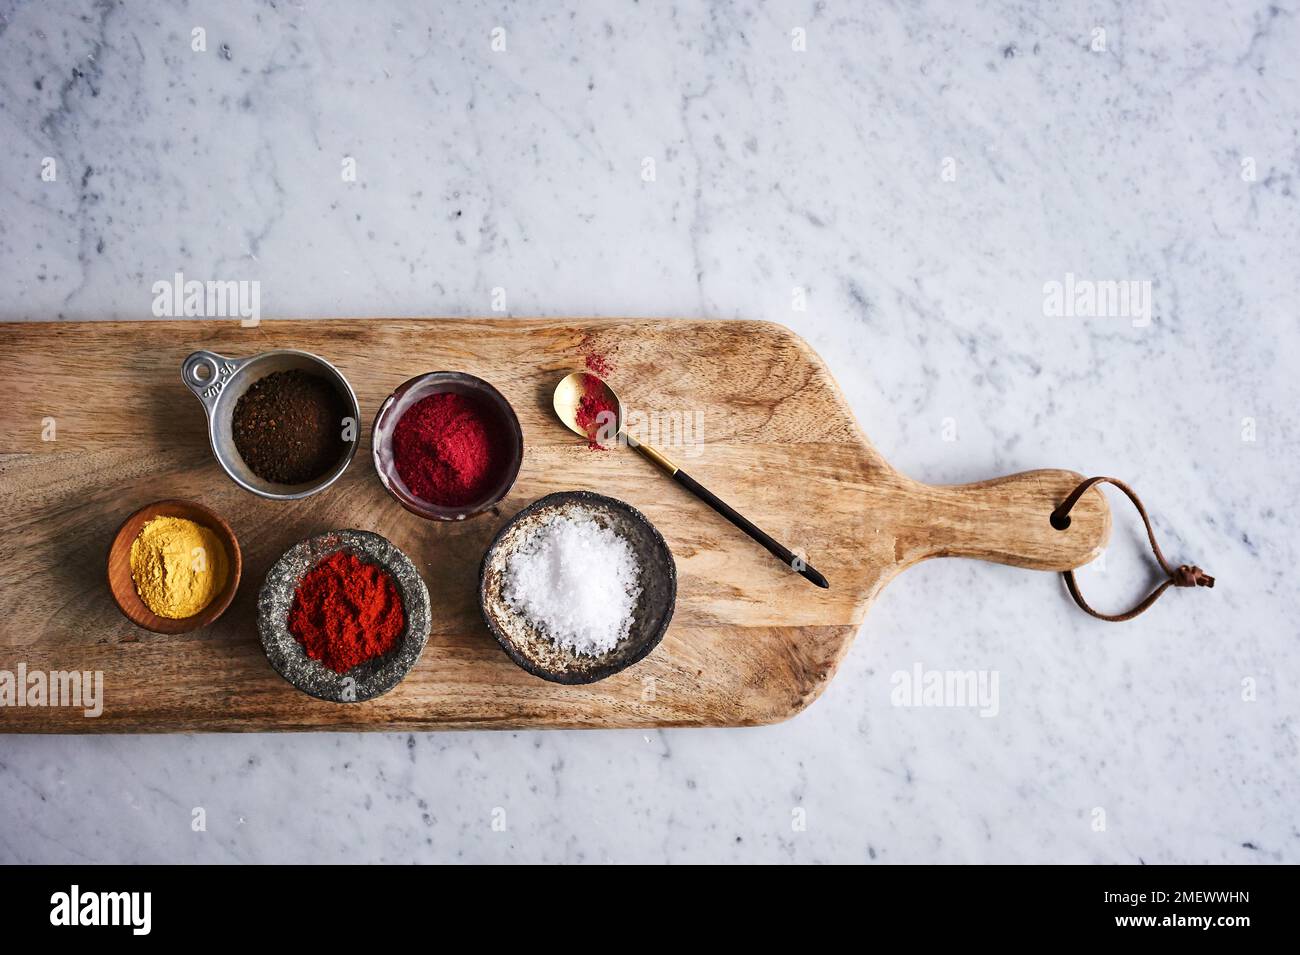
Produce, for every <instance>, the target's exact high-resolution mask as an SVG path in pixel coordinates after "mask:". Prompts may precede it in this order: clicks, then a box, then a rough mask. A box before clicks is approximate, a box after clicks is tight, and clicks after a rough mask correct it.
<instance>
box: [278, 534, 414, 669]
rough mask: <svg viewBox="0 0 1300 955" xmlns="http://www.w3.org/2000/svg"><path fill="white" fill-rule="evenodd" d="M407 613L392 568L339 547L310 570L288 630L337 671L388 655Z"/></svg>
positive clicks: (295, 600)
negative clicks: (389, 572)
mask: <svg viewBox="0 0 1300 955" xmlns="http://www.w3.org/2000/svg"><path fill="white" fill-rule="evenodd" d="M405 628H406V613H405V611H404V610H403V609H402V598H401V595H400V594H399V593H398V592H397V585H396V584H395V583H393V578H392V577H391V576H389V574H388V571H386V570H384V569H383V568H382V567H376V566H375V565H374V564H367V563H363V562H362V561H360V560H358V559H357V556H356V555H355V554H350V553H347V552H346V551H335V552H334V553H332V554H330V555H329V556H328V557H326V558H325V559H323V560H322V561H321V562H320V563H318V564H317V565H316V566H315V567H313V568H312V569H311V570H309V571H307V573H306V575H305V576H304V577H303V578H302V582H301V583H299V584H298V589H297V591H296V592H295V593H294V595H293V605H292V606H291V607H290V608H289V632H290V633H291V634H293V636H294V639H295V640H297V641H298V642H299V643H301V644H302V645H303V649H304V650H306V651H307V656H309V657H311V658H312V659H313V660H319V661H320V662H321V663H323V664H325V665H326V666H327V667H329V668H330V669H331V670H333V671H334V672H335V673H347V672H348V670H351V669H352V668H353V667H355V666H357V665H358V664H361V663H365V662H366V661H367V660H373V659H374V658H375V657H381V656H383V655H384V654H385V653H388V652H389V651H390V650H392V649H393V648H394V647H395V646H396V645H397V638H398V637H400V636H401V635H402V631H403V630H404V629H405Z"/></svg>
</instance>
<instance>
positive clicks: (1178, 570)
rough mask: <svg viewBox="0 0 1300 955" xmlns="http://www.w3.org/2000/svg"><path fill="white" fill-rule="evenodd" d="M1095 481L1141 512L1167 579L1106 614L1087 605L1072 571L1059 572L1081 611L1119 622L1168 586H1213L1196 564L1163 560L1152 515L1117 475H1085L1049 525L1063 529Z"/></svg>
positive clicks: (1155, 598)
mask: <svg viewBox="0 0 1300 955" xmlns="http://www.w3.org/2000/svg"><path fill="white" fill-rule="evenodd" d="M1097 484H1113V485H1114V486H1115V487H1117V488H1119V489H1120V490H1121V491H1123V492H1124V494H1125V495H1126V496H1127V497H1128V499H1129V500H1130V501H1132V502H1133V506H1134V507H1136V508H1137V512H1138V513H1139V514H1140V515H1142V523H1143V524H1145V525H1146V529H1147V540H1149V541H1150V542H1151V553H1153V554H1155V557H1156V561H1157V562H1158V563H1159V564H1160V569H1161V570H1163V571H1164V572H1165V576H1167V577H1168V578H1169V579H1168V580H1166V581H1164V582H1163V583H1161V584H1160V586H1159V587H1157V588H1156V589H1155V590H1153V591H1151V593H1149V594H1147V595H1146V597H1144V598H1143V599H1142V601H1141V603H1139V604H1138V605H1137V606H1136V607H1134V608H1133V609H1132V610H1129V611H1126V612H1125V613H1116V614H1109V613H1101V612H1099V611H1097V610H1094V609H1093V608H1092V607H1090V606H1089V605H1088V602H1087V601H1086V600H1084V599H1083V594H1081V593H1079V583H1078V581H1076V580H1075V579H1074V571H1073V570H1067V571H1064V572H1062V574H1061V576H1062V577H1064V578H1065V586H1066V589H1068V590H1069V591H1070V596H1071V597H1073V598H1074V602H1075V603H1077V604H1078V605H1079V608H1080V609H1081V610H1083V611H1084V613H1087V614H1090V615H1091V616H1093V617H1096V618H1097V619H1098V620H1109V621H1111V622H1112V623H1120V622H1122V621H1124V620H1132V619H1133V618H1134V617H1136V616H1137V615H1138V614H1140V613H1142V612H1143V611H1144V610H1146V609H1147V608H1148V607H1150V606H1151V605H1152V604H1153V603H1155V602H1156V601H1157V600H1159V599H1160V595H1161V594H1163V593H1164V592H1165V591H1166V590H1168V589H1169V588H1170V587H1213V586H1214V578H1213V577H1211V576H1210V575H1209V574H1207V573H1206V572H1205V571H1203V570H1201V568H1199V567H1196V566H1195V565H1192V564H1180V565H1178V566H1177V567H1172V566H1170V564H1169V561H1167V560H1165V555H1164V553H1163V552H1162V551H1161V550H1160V545H1159V544H1157V543H1156V533H1155V531H1154V530H1152V528H1151V518H1149V517H1148V516H1147V509H1146V508H1145V507H1143V506H1142V501H1141V500H1140V499H1139V498H1138V496H1137V493H1136V492H1134V490H1133V489H1132V488H1131V487H1129V486H1128V485H1127V484H1125V483H1124V482H1123V481H1121V480H1119V479H1118V478H1113V477H1092V478H1088V479H1087V480H1086V481H1084V482H1083V483H1082V484H1080V485H1079V486H1078V487H1076V488H1075V489H1074V490H1073V491H1071V492H1070V496H1069V497H1067V498H1066V499H1065V500H1064V501H1062V502H1061V504H1060V506H1059V507H1058V508H1057V509H1056V510H1054V511H1052V518H1051V520H1052V526H1053V527H1055V528H1056V529H1057V530H1065V529H1066V528H1067V527H1069V526H1070V510H1071V508H1073V507H1074V505H1075V504H1077V503H1078V502H1079V498H1081V497H1083V495H1084V494H1086V493H1087V492H1088V489H1089V488H1090V487H1093V486H1094V485H1097Z"/></svg>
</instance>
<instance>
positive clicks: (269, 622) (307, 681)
mask: <svg viewBox="0 0 1300 955" xmlns="http://www.w3.org/2000/svg"><path fill="white" fill-rule="evenodd" d="M339 550H346V551H350V552H351V553H353V554H355V555H356V556H357V558H358V559H360V560H361V561H362V562H364V563H370V564H376V565H378V566H380V567H382V568H384V569H385V570H386V571H388V573H389V574H390V575H391V576H392V578H393V583H394V584H396V585H397V591H398V593H399V594H400V595H401V597H402V609H403V610H404V611H405V613H406V630H405V631H404V632H403V633H402V636H401V637H400V639H399V641H398V644H397V646H396V647H395V648H394V649H393V650H392V651H391V652H389V653H386V654H385V655H384V656H382V657H378V658H376V659H374V660H367V661H366V662H365V663H362V664H360V665H358V666H355V667H353V668H352V669H351V670H348V671H347V672H346V673H335V672H334V671H333V670H331V669H330V668H329V667H327V666H325V664H323V663H321V662H320V661H319V660H313V659H312V658H311V657H309V656H307V651H306V649H304V647H303V645H302V644H301V643H299V642H298V641H297V639H295V638H294V635H293V634H292V633H290V632H289V609H290V608H291V607H292V606H293V595H294V591H296V590H297V589H298V583H299V581H301V580H302V578H303V575H304V574H306V573H307V571H309V570H311V569H312V568H313V567H315V566H316V565H317V564H318V563H320V561H321V560H323V559H324V558H326V557H328V556H329V555H330V554H332V553H334V552H335V551H339ZM429 622H430V621H429V591H428V588H426V587H425V585H424V580H423V579H422V578H421V577H420V574H419V572H418V571H417V570H416V569H415V565H414V564H413V563H411V559H410V558H409V557H407V556H406V555H405V554H404V553H402V552H401V551H400V550H398V549H397V548H396V547H395V546H393V544H392V543H391V542H390V541H389V540H388V539H387V538H384V537H380V536H379V535H378V534H372V533H371V532H370V531H358V530H340V531H330V532H328V533H325V534H319V535H317V536H316V537H309V538H307V539H306V540H305V541H302V542H300V543H298V544H295V545H294V546H293V547H290V548H289V549H288V550H287V551H285V552H284V554H283V555H281V557H280V559H279V560H277V561H276V562H275V563H274V564H273V565H272V566H271V569H270V570H269V571H268V572H267V574H266V581H265V583H263V584H262V590H261V592H260V593H259V594H258V595H257V632H258V633H259V634H260V635H261V637H262V648H263V649H264V650H265V651H266V658H267V660H269V661H270V662H271V666H272V667H274V668H275V671H276V672H277V673H279V674H280V676H282V677H284V678H285V679H286V680H288V681H289V682H290V683H292V684H293V685H294V686H296V687H297V688H298V689H300V690H302V691H303V692H304V693H309V694H311V695H312V696H314V697H317V698H318V699H322V700H329V701H331V702H333V703H361V702H364V701H365V700H371V699H374V698H375V697H377V696H380V695H382V694H384V693H387V692H388V691H389V690H391V689H392V688H393V687H395V686H397V684H399V683H401V682H402V679H403V678H404V677H405V676H406V674H407V673H409V672H410V670H411V667H413V666H415V661H416V660H418V659H419V658H420V654H421V653H422V652H423V651H424V645H425V643H427V642H428V639H429Z"/></svg>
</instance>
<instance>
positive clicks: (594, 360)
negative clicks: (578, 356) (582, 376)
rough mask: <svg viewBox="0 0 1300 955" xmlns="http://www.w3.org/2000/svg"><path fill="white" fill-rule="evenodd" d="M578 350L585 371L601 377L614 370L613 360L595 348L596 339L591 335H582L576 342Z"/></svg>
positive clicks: (605, 376)
mask: <svg viewBox="0 0 1300 955" xmlns="http://www.w3.org/2000/svg"><path fill="white" fill-rule="evenodd" d="M578 350H579V351H581V352H582V354H583V360H584V361H585V362H586V365H587V371H589V372H591V373H592V374H593V375H599V376H600V377H601V378H607V377H608V376H609V373H610V372H612V371H613V370H614V362H613V361H611V360H610V357H609V356H608V355H606V354H605V353H604V352H602V351H599V350H597V348H596V340H595V339H594V338H593V337H592V336H591V335H584V336H583V337H582V341H581V342H579V343H578Z"/></svg>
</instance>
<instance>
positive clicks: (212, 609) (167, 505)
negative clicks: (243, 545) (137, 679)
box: [108, 500, 243, 633]
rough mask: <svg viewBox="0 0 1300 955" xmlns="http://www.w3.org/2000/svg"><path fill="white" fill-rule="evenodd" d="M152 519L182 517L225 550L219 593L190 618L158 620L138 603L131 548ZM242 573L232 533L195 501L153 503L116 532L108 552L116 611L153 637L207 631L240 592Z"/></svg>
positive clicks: (215, 515)
mask: <svg viewBox="0 0 1300 955" xmlns="http://www.w3.org/2000/svg"><path fill="white" fill-rule="evenodd" d="M155 517H183V518H185V519H186V520H191V521H193V522H194V523H195V524H201V525H202V526H204V527H206V528H208V529H209V530H211V531H212V532H213V533H214V534H216V535H217V539H218V540H220V541H221V543H222V545H223V546H224V547H225V548H226V558H227V562H228V564H229V573H228V574H227V575H226V586H225V587H224V588H223V589H222V591H221V593H219V594H217V596H216V597H214V598H213V600H212V603H210V604H208V605H207V606H206V607H204V608H203V609H202V610H200V611H199V612H198V613H196V614H195V615H194V616H192V617H181V618H179V619H173V618H171V617H160V616H158V615H157V614H156V613H154V612H153V611H152V610H150V609H149V606H148V604H146V603H145V602H144V601H143V600H141V599H140V594H139V593H138V592H137V591H136V589H135V581H134V580H133V579H132V578H131V544H132V543H134V542H135V539H136V538H137V537H138V536H140V529H141V528H142V527H144V525H145V524H147V523H148V522H149V521H151V520H153V519H154V518H155ZM242 570H243V557H242V556H241V555H240V553H239V541H238V540H236V539H235V532H234V531H232V530H231V529H230V525H229V524H227V523H226V522H225V521H224V520H223V519H222V518H221V517H220V516H219V515H218V514H217V513H216V512H215V511H213V510H211V509H210V508H207V507H204V506H203V505H202V504H199V503H198V502H196V501H177V500H172V501H155V502H154V503H152V504H146V505H145V506H144V507H142V508H140V510H138V511H136V512H135V513H134V514H132V515H131V516H130V517H128V518H127V519H126V520H125V521H123V522H122V526H121V527H119V528H118V530H117V536H115V537H114V538H113V543H112V544H111V545H110V546H109V548H108V589H109V590H110V591H111V592H112V594H113V602H114V603H116V604H117V606H118V609H119V610H121V611H122V613H123V614H124V615H125V616H126V618H127V619H128V620H130V621H131V622H132V623H133V624H135V625H136V626H138V627H144V628H145V629H146V630H152V631H153V632H154V633H188V632H189V631H191V630H198V629H199V628H200V627H206V626H207V625H208V624H210V623H212V622H213V621H214V620H216V619H217V618H218V617H220V616H221V615H222V614H223V613H225V610H226V608H227V607H229V606H230V601H232V600H233V599H234V598H235V591H236V590H238V589H239V574H240V571H242Z"/></svg>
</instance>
